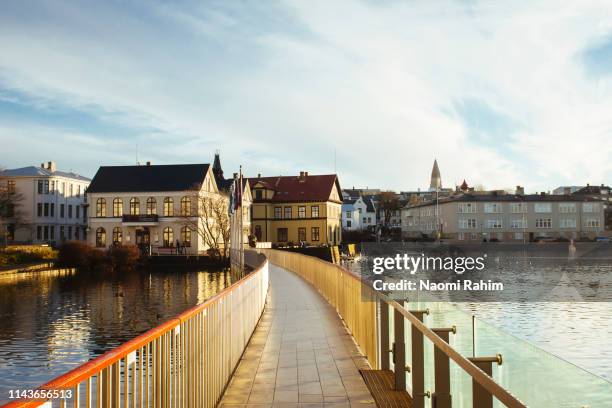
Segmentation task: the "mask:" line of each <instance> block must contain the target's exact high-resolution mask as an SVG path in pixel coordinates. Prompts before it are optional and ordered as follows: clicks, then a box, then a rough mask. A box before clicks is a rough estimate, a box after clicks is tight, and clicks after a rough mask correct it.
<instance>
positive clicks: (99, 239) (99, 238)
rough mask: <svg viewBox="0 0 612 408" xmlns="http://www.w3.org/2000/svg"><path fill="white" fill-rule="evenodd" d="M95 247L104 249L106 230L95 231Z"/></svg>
mask: <svg viewBox="0 0 612 408" xmlns="http://www.w3.org/2000/svg"><path fill="white" fill-rule="evenodd" d="M96 246H97V247H98V248H104V247H105V246H106V230H105V229H104V228H102V227H100V228H98V229H97V230H96Z"/></svg>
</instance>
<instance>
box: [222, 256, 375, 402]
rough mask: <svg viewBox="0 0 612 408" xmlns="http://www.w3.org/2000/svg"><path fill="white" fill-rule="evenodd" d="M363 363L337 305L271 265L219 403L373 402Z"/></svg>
mask: <svg viewBox="0 0 612 408" xmlns="http://www.w3.org/2000/svg"><path fill="white" fill-rule="evenodd" d="M360 368H368V364H367V361H366V360H365V358H364V357H363V356H362V355H361V354H360V353H359V350H358V349H357V346H356V345H355V343H354V342H353V339H352V337H351V336H350V335H349V334H348V332H347V331H346V328H345V327H344V325H343V323H342V321H341V319H340V317H339V316H338V314H337V313H336V311H335V310H334V309H333V308H332V307H331V306H330V305H329V304H328V303H327V301H325V299H323V298H322V297H321V296H320V295H319V294H318V293H317V291H316V290H315V289H314V288H313V287H312V286H310V285H309V284H308V283H306V282H305V281H303V280H302V279H301V278H299V277H298V276H296V275H294V274H293V273H291V272H288V271H286V270H285V269H282V268H279V267H276V266H273V265H270V292H269V294H268V300H267V303H266V308H265V310H264V313H263V316H262V318H261V321H260V323H259V325H258V327H257V329H255V333H254V334H253V338H252V339H251V342H250V344H249V346H248V347H247V350H246V351H245V354H244V356H243V359H242V360H241V362H240V364H239V365H238V368H237V369H236V373H235V375H234V377H233V378H232V380H231V382H230V384H229V386H228V389H227V391H226V392H225V395H224V396H223V399H222V401H221V404H220V406H221V407H227V408H230V407H362V406H367V407H374V406H375V404H374V399H373V398H372V395H371V394H370V392H369V390H368V388H367V387H366V385H365V383H364V381H363V378H362V377H361V375H360V374H359V369H360Z"/></svg>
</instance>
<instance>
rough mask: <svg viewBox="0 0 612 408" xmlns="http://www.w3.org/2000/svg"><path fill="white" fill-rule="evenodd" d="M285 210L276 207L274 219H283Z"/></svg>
mask: <svg viewBox="0 0 612 408" xmlns="http://www.w3.org/2000/svg"><path fill="white" fill-rule="evenodd" d="M282 211H283V209H282V208H281V207H274V218H276V219H281V218H282V216H283V213H282Z"/></svg>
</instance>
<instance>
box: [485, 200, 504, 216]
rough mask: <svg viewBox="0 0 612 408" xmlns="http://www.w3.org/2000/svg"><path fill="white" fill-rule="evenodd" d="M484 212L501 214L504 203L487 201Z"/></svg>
mask: <svg viewBox="0 0 612 408" xmlns="http://www.w3.org/2000/svg"><path fill="white" fill-rule="evenodd" d="M484 212H485V213H488V214H499V213H501V212H502V203H485V204H484Z"/></svg>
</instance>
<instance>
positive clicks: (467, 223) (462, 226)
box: [459, 218, 476, 229]
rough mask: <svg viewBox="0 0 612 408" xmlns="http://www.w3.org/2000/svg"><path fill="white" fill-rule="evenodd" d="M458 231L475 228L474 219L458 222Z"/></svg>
mask: <svg viewBox="0 0 612 408" xmlns="http://www.w3.org/2000/svg"><path fill="white" fill-rule="evenodd" d="M459 228H460V229H470V228H476V218H465V219H460V220H459Z"/></svg>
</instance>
